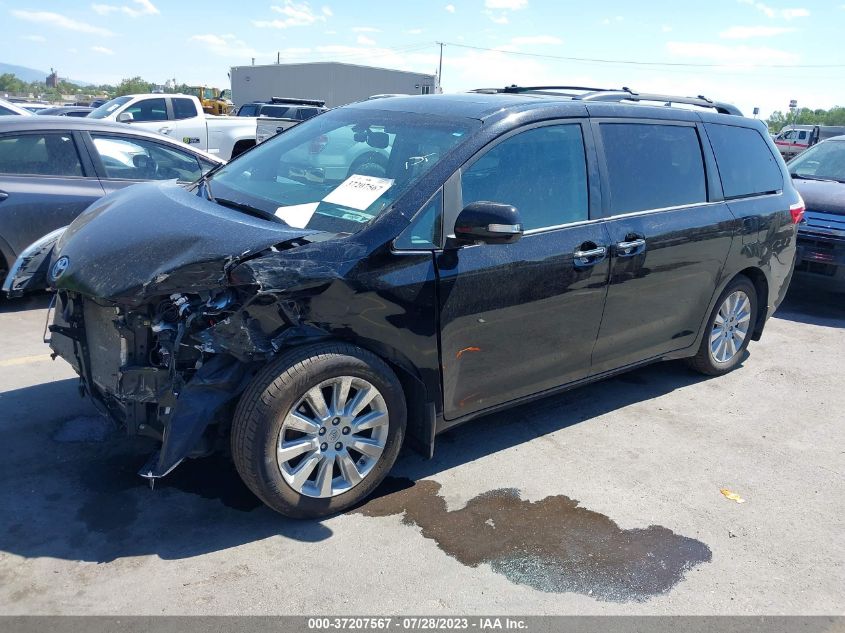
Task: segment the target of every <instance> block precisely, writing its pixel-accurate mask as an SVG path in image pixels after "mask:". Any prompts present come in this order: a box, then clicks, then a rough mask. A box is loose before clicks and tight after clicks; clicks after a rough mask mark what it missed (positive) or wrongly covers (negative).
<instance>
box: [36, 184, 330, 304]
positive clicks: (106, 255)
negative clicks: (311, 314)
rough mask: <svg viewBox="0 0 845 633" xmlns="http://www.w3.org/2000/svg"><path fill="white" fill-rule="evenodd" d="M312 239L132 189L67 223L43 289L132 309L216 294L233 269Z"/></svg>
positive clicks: (175, 194) (171, 187)
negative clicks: (153, 300)
mask: <svg viewBox="0 0 845 633" xmlns="http://www.w3.org/2000/svg"><path fill="white" fill-rule="evenodd" d="M315 233H316V231H309V230H305V229H294V228H291V227H289V226H287V225H284V224H280V223H276V222H273V221H270V220H262V219H260V218H255V217H253V216H250V215H247V214H245V213H243V212H241V211H237V210H234V209H230V208H228V207H222V206H220V205H218V204H216V203H214V202H211V201H209V200H207V199H205V198H204V197H200V196H198V195H196V193H194V192H190V191H188V190H186V189H185V188H184V187H182V186H180V185H177V184H176V183H175V182H167V183H144V184H138V185H133V186H131V187H127V188H126V189H122V190H120V191H118V192H116V193H113V194H110V195H108V196H106V197H104V198H102V199H100V200H99V201H97V202H95V203H94V204H93V205H91V206H90V207H89V208H88V209H87V210H86V211H85V212H84V213H83V214H82V215H80V216H79V217H78V218H77V219H76V220H74V222H73V223H72V224H71V225H70V226H69V227H68V229H67V231H65V233H64V234H63V235H62V237H61V238H60V239H59V241H58V243H57V244H56V246H55V248H54V249H53V254H52V257H51V261H50V268H49V273H48V282H49V283H50V284H51V286H52V287H54V288H57V289H64V290H72V291H74V292H79V293H81V294H84V295H88V296H90V297H96V298H100V299H105V300H108V301H113V302H117V303H126V304H129V305H136V304H139V303H142V302H143V301H144V299H145V298H146V297H150V296H154V295H163V294H170V293H173V292H192V291H200V290H207V289H212V288H219V287H220V286H223V285H226V282H227V280H226V270H227V266H228V265H230V264H232V263H233V262H237V261H240V260H242V259H244V258H246V257H249V256H250V255H251V254H254V253H258V252H260V251H263V250H265V249H267V248H270V247H271V246H274V245H279V244H282V243H285V242H289V241H290V240H295V239H297V238H303V237H305V236H307V235H313V234H315Z"/></svg>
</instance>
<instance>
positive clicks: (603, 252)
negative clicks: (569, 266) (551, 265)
mask: <svg viewBox="0 0 845 633" xmlns="http://www.w3.org/2000/svg"><path fill="white" fill-rule="evenodd" d="M572 255H573V257H575V266H576V267H578V268H586V267H587V266H595V265H596V264H598V263H599V262H600V261H602V260H603V259H604V258H605V257H607V248H606V247H604V246H597V247H595V248H590V249H587V250H581V249H578V250H576V251H575V252H574V253H572Z"/></svg>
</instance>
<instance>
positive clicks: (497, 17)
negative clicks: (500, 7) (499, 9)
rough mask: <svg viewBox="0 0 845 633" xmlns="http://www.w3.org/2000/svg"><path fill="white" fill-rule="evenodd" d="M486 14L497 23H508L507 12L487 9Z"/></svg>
mask: <svg viewBox="0 0 845 633" xmlns="http://www.w3.org/2000/svg"><path fill="white" fill-rule="evenodd" d="M484 15H486V16H487V17H488V18H490V21H491V22H494V23H496V24H507V23H508V14H507V13H493V12H492V11H485V12H484Z"/></svg>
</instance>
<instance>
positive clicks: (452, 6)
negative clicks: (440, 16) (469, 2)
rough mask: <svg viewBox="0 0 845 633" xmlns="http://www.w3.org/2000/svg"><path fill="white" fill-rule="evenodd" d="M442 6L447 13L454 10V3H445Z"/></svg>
mask: <svg viewBox="0 0 845 633" xmlns="http://www.w3.org/2000/svg"><path fill="white" fill-rule="evenodd" d="M443 8H444V9H446V11H447V12H448V13H454V12H455V5H454V4H447V5H446V6H445V7H443Z"/></svg>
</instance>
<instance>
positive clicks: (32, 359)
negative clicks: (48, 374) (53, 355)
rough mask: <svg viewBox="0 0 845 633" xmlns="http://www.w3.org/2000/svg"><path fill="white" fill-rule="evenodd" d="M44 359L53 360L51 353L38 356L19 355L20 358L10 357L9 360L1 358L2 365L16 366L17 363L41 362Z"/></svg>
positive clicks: (0, 363) (0, 365) (0, 364)
mask: <svg viewBox="0 0 845 633" xmlns="http://www.w3.org/2000/svg"><path fill="white" fill-rule="evenodd" d="M44 360H51V359H50V355H49V354H39V355H38V356H19V357H18V358H9V359H7V360H0V367H14V366H15V365H29V364H31V363H39V362H41V361H44Z"/></svg>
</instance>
